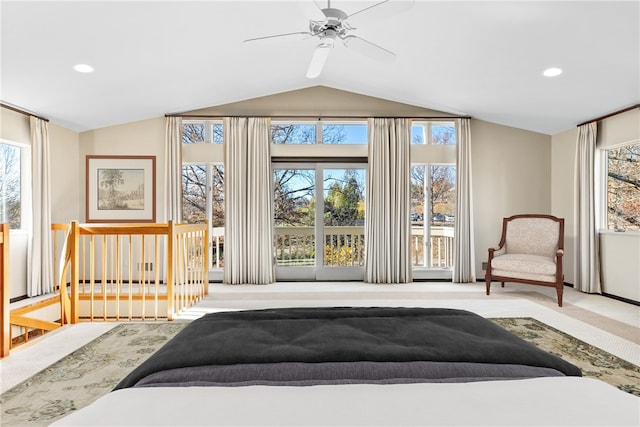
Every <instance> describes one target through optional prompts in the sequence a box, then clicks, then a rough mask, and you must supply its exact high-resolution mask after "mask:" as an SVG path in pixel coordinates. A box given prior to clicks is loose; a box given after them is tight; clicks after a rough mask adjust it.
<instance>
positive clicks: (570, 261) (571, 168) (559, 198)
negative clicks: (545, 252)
mask: <svg viewBox="0 0 640 427" xmlns="http://www.w3.org/2000/svg"><path fill="white" fill-rule="evenodd" d="M577 140H578V129H577V128H572V129H569V130H567V131H565V132H562V133H559V134H557V135H553V137H552V138H551V183H552V184H551V214H552V215H555V216H557V217H560V218H564V257H563V268H564V281H565V282H567V283H572V284H573V283H574V277H575V248H574V246H575V241H576V238H575V230H574V228H575V221H574V216H575V206H574V192H575V182H574V180H575V177H574V175H575V166H576V163H575V160H576V142H577Z"/></svg>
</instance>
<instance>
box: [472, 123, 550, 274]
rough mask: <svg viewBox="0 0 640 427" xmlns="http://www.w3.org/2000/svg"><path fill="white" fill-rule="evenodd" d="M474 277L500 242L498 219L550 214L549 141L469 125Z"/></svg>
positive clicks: (499, 128)
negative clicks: (474, 258)
mask: <svg viewBox="0 0 640 427" xmlns="http://www.w3.org/2000/svg"><path fill="white" fill-rule="evenodd" d="M471 141H472V147H471V157H472V162H473V163H472V179H473V205H474V209H473V215H474V226H475V233H474V238H475V255H476V275H477V277H478V278H483V277H484V271H483V270H482V262H486V261H487V252H488V251H487V250H488V248H489V247H496V246H497V245H498V242H499V241H500V232H501V229H502V218H504V217H508V216H511V215H516V214H523V213H540V214H549V213H551V198H550V197H551V194H550V188H551V165H550V164H551V137H550V136H549V135H544V134H540V133H535V132H530V131H525V130H522V129H516V128H512V127H507V126H501V125H496V124H493V123H489V122H484V121H481V120H472V121H471Z"/></svg>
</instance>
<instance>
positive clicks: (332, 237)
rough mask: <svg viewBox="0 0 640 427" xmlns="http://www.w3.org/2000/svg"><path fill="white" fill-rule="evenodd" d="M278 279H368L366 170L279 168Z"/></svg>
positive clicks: (349, 167) (340, 166)
mask: <svg viewBox="0 0 640 427" xmlns="http://www.w3.org/2000/svg"><path fill="white" fill-rule="evenodd" d="M273 169H274V172H273V177H274V181H273V189H274V227H275V228H274V231H275V233H274V235H275V242H274V249H275V257H276V279H277V280H281V281H282V280H362V278H363V277H364V218H365V208H364V205H365V204H364V197H365V187H364V186H365V167H364V166H363V165H361V164H360V165H352V164H321V163H304V164H274V167H273Z"/></svg>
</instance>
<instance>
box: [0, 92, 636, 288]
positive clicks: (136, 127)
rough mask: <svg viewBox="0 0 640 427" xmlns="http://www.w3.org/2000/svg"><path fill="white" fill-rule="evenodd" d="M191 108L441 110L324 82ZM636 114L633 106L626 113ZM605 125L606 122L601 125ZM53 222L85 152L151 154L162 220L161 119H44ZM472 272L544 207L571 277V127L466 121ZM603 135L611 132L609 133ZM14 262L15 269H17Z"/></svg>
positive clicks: (237, 111) (63, 210)
mask: <svg viewBox="0 0 640 427" xmlns="http://www.w3.org/2000/svg"><path fill="white" fill-rule="evenodd" d="M0 111H1V112H2V115H1V116H0V119H2V123H1V127H0V129H1V133H0V136H1V137H2V138H7V139H11V140H17V141H19V142H25V143H28V141H29V124H28V118H27V117H26V116H23V115H20V114H18V113H14V112H11V111H8V110H5V109H0ZM190 113H191V114H219V115H265V116H282V117H286V116H300V115H308V116H316V117H317V116H324V117H331V115H334V116H363V117H366V116H405V117H406V116H411V117H415V116H434V115H437V116H444V115H446V114H445V113H442V112H438V111H433V110H428V109H423V108H420V107H417V106H411V105H405V104H400V103H396V102H392V101H387V100H382V99H378V98H372V97H369V96H364V95H358V94H353V93H348V92H343V91H339V90H336V89H331V88H326V87H313V88H309V89H303V90H298V91H292V92H287V93H283V94H278V95H271V96H266V97H261V98H256V99H252V100H247V101H242V102H237V103H233V104H228V105H223V106H217V107H211V108H207V109H203V110H197V111H194V112H190ZM633 114H636V116H633V117H637V114H638V111H637V110H636V111H635V113H632V114H630V115H633ZM621 119H624V120H622V122H624V123H626V125H624V126H616V129H626V130H622V131H620V130H615V129H614V128H613V127H612V125H611V123H610V122H607V124H605V125H604V126H605V127H604V128H601V129H603V132H604V130H605V129H606V132H607V135H608V134H611V132H614V133H613V134H617V135H618V134H619V135H628V134H629V132H631V134H633V132H632V130H631V131H629V129H631V128H632V127H633V124H634V123H635V122H634V120H635V119H634V118H631V119H629V118H628V117H627V118H624V117H622V118H618V119H617V120H621ZM607 126H608V127H607ZM49 129H50V141H51V147H52V150H51V160H52V182H53V183H54V185H53V198H52V203H53V212H52V219H53V221H54V222H67V221H69V220H71V219H79V220H80V221H84V220H85V156H86V155H97V154H109V155H155V156H156V186H157V199H156V201H157V204H156V217H157V220H158V221H164V219H165V215H164V195H163V193H164V191H163V186H164V156H165V155H164V132H165V119H164V117H158V118H154V119H150V120H144V121H139V122H132V123H127V124H122V125H117V126H110V127H106V128H101V129H95V130H91V131H87V132H82V133H80V134H78V133H76V132H74V131H71V130H68V129H65V128H62V127H59V126H56V125H54V124H50V128H49ZM471 137H472V162H473V165H472V167H473V170H472V177H473V181H474V184H473V186H474V187H473V192H474V194H473V197H474V220H475V235H474V238H475V247H476V249H475V254H476V274H477V276H478V278H482V277H483V276H484V272H483V271H482V269H481V263H482V262H483V261H486V258H487V248H488V247H490V246H494V245H495V244H497V243H498V239H499V234H500V225H501V219H502V218H503V217H504V216H509V215H514V214H517V213H525V212H529V213H530V212H535V213H550V214H553V215H557V216H561V217H564V218H565V226H566V230H565V251H566V254H565V266H566V267H565V280H566V281H567V282H569V283H572V282H573V277H574V276H573V264H574V262H573V259H574V254H573V242H574V235H573V213H574V208H573V171H574V156H575V144H576V139H577V130H576V129H575V128H574V129H570V130H568V131H566V132H563V133H560V134H557V135H553V136H549V135H544V134H539V133H535V132H530V131H525V130H521V129H516V128H511V127H506V126H501V125H497V124H493V123H489V122H484V121H481V120H475V119H474V120H472V121H471ZM608 139H610V138H608ZM18 268H21V267H18Z"/></svg>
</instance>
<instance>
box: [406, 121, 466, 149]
mask: <svg viewBox="0 0 640 427" xmlns="http://www.w3.org/2000/svg"><path fill="white" fill-rule="evenodd" d="M450 125H451V126H453V129H454V132H455V139H454V141H455V143H454V144H435V143H434V142H433V128H434V126H450ZM414 126H421V127H422V129H423V135H422V139H423V142H422V143H421V144H418V143H414V142H413V127H414ZM457 143H458V123H457V121H456V120H455V119H454V118H452V119H451V120H444V119H437V120H429V119H421V120H412V122H411V145H413V146H418V147H420V146H427V145H438V146H445V147H446V146H453V147H455V146H456V144H457Z"/></svg>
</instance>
